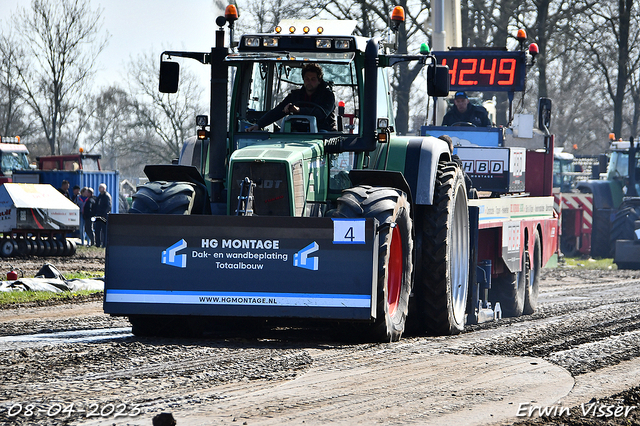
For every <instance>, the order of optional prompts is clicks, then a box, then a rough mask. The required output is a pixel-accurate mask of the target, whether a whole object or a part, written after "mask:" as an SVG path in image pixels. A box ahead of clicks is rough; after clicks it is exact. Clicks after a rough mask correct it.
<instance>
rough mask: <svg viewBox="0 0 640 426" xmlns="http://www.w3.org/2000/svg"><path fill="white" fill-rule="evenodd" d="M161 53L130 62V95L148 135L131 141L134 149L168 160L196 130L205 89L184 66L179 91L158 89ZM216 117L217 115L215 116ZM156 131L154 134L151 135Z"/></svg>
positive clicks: (175, 154)
mask: <svg viewBox="0 0 640 426" xmlns="http://www.w3.org/2000/svg"><path fill="white" fill-rule="evenodd" d="M159 57H160V55H156V54H152V55H141V56H139V57H138V58H137V59H134V60H132V61H131V62H130V63H129V67H128V68H129V75H130V76H131V78H132V80H131V89H130V96H131V99H133V101H132V102H133V107H134V108H135V113H136V117H137V125H138V126H140V128H142V129H147V130H149V129H150V130H152V131H153V133H150V132H148V131H144V132H143V134H144V136H145V138H144V139H140V140H136V141H135V142H133V141H131V143H129V145H128V149H129V150H130V152H132V153H149V152H153V153H154V155H156V156H157V157H158V158H159V159H161V160H162V161H164V162H170V161H171V160H172V159H174V158H177V157H178V156H179V155H180V149H181V147H182V143H183V142H184V140H185V139H186V138H187V137H189V136H192V135H194V134H195V118H196V115H197V114H199V113H201V112H202V111H206V107H205V106H204V104H203V102H202V95H203V93H205V92H204V91H203V89H202V88H201V87H199V86H198V82H197V78H196V76H195V75H194V74H193V73H190V72H189V70H188V68H186V67H183V68H182V70H181V75H180V85H179V88H178V92H177V93H176V94H165V93H160V92H159V91H158V73H159V70H158V58H159ZM211 119H212V120H213V119H214V117H212V118H211ZM150 134H153V135H154V137H149V135H150Z"/></svg>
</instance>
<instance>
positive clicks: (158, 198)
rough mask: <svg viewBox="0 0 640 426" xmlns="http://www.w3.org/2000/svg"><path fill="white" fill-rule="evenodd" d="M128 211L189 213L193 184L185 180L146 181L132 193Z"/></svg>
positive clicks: (193, 194) (193, 193) (192, 201)
mask: <svg viewBox="0 0 640 426" xmlns="http://www.w3.org/2000/svg"><path fill="white" fill-rule="evenodd" d="M132 198H133V201H132V203H131V208H130V209H129V213H147V214H182V215H184V214H191V209H192V208H193V203H194V199H195V191H194V189H193V186H192V185H191V184H190V183H187V182H165V181H153V182H147V183H146V184H144V185H143V186H139V187H138V191H137V192H136V193H135V194H133V197H132Z"/></svg>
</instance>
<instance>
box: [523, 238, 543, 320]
mask: <svg viewBox="0 0 640 426" xmlns="http://www.w3.org/2000/svg"><path fill="white" fill-rule="evenodd" d="M528 255H529V256H528V264H527V269H526V272H527V274H526V283H527V287H526V290H525V293H524V309H523V313H524V314H525V315H530V314H532V313H534V312H535V311H536V309H537V308H538V292H539V287H540V269H541V268H542V243H541V242H540V233H539V232H538V231H536V233H535V238H534V241H533V253H528Z"/></svg>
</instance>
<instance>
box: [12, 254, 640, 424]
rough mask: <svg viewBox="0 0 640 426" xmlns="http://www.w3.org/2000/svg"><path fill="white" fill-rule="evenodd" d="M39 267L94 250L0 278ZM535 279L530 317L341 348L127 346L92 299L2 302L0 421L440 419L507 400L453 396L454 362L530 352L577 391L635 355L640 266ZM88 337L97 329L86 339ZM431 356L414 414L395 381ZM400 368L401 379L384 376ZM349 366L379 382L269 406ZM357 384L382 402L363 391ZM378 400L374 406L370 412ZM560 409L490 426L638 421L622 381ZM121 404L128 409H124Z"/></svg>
mask: <svg viewBox="0 0 640 426" xmlns="http://www.w3.org/2000/svg"><path fill="white" fill-rule="evenodd" d="M45 262H48V263H51V264H53V265H54V266H56V268H57V269H59V270H60V271H61V272H62V273H63V274H65V273H67V274H68V273H71V272H74V271H89V272H91V271H95V272H101V271H102V270H103V268H104V251H103V250H101V249H93V248H92V249H83V250H80V251H79V253H78V254H77V255H76V256H74V257H72V258H47V259H42V258H29V259H14V260H11V261H8V260H6V259H3V260H2V261H0V270H1V271H3V272H4V271H5V270H6V271H8V270H9V267H13V268H20V269H22V270H24V273H25V276H33V275H35V273H36V272H37V271H38V270H39V268H40V267H42V265H43V264H44V263H45ZM542 277H543V280H542V283H541V305H540V309H539V311H538V312H536V313H535V314H534V315H531V316H527V317H522V318H514V319H505V320H502V321H500V322H497V323H489V324H482V325H477V326H472V327H468V330H467V331H466V332H465V333H463V334H461V335H459V336H452V337H444V338H442V337H436V338H434V337H429V336H404V337H403V340H402V341H401V342H399V343H397V344H344V343H339V342H335V341H332V340H331V337H330V336H329V335H325V334H323V332H322V330H314V331H312V332H311V333H312V335H311V334H310V332H309V331H308V330H274V331H273V332H272V334H270V335H267V336H259V337H257V336H255V335H251V334H249V335H247V336H240V337H237V338H217V337H209V338H205V339H199V340H192V339H160V338H153V339H152V338H136V337H133V336H131V334H130V329H129V328H128V327H129V324H128V321H127V320H126V319H123V318H112V317H108V316H106V315H103V314H101V310H100V304H99V302H96V301H89V302H87V301H76V302H77V303H76V304H75V306H69V305H65V306H39V307H33V306H20V307H15V306H14V307H9V308H8V309H4V310H2V311H0V339H6V340H2V341H0V424H3V425H4V424H12V425H13V424H16V425H31V424H45V425H67V424H74V425H76V424H78V425H79V424H117V425H125V424H130V425H134V424H136V425H138V424H139V425H150V424H151V417H152V416H153V415H155V414H157V413H159V412H161V411H171V412H173V413H174V414H175V415H176V418H177V419H178V425H180V426H182V425H186V424H247V425H252V424H283V423H292V424H301V423H303V422H304V423H305V424H326V423H327V422H332V423H335V424H356V423H359V424H367V423H369V424H372V423H382V424H409V423H411V424H449V423H442V422H439V420H438V419H441V421H445V419H447V418H448V417H446V416H447V415H455V414H459V413H461V412H463V411H464V410H471V409H472V408H473V407H474V404H476V403H478V401H480V402H482V401H485V402H491V400H492V399H500V398H508V397H509V395H508V392H507V393H505V394H504V395H503V394H500V395H499V396H496V395H498V394H493V393H488V392H484V391H479V390H476V391H473V392H465V391H464V390H462V389H459V388H457V387H456V386H459V385H455V382H452V383H454V385H451V384H450V383H447V380H448V379H447V377H448V374H453V372H455V371H456V370H458V369H460V368H465V367H464V365H467V364H463V361H462V360H469V359H471V360H473V359H476V360H477V359H480V360H484V359H487V360H490V359H492V358H483V357H487V356H490V357H496V356H498V357H508V359H522V360H525V361H526V360H529V359H532V358H529V357H535V359H539V360H543V361H544V362H545V363H548V365H549V366H551V367H552V368H551V369H550V370H549V371H551V370H552V369H555V370H561V371H566V372H567V374H570V376H572V377H573V378H575V379H576V383H578V380H579V379H581V378H584V377H588V376H590V375H593V374H597V373H598V372H599V371H606V370H607V369H608V368H611V367H615V366H616V365H622V366H624V365H626V364H625V362H633V361H634V360H637V359H640V303H638V302H640V293H639V292H638V289H639V288H640V271H616V270H610V271H596V270H575V269H567V268H558V269H555V270H544V271H543V274H542ZM98 297H99V296H98ZM94 330H97V331H96V333H102V334H100V336H98V338H96V339H93V340H92V338H91V336H90V334H91V333H93V331H94ZM20 336H22V337H20ZM87 336H89V337H87ZM310 336H311V337H310ZM442 355H446V356H450V357H452V359H455V360H458V361H457V362H458V363H459V364H455V363H452V364H451V365H448V366H447V365H442V366H441V367H442V368H443V370H442V371H443V374H444V376H443V377H442V379H441V380H436V381H433V382H430V383H427V384H426V388H427V389H428V392H429V393H430V397H431V396H433V397H438V398H440V399H439V400H438V402H435V403H433V404H432V405H430V406H427V405H426V404H427V401H426V400H424V399H423V397H418V396H416V391H415V389H407V390H406V391H400V393H399V394H397V395H396V393H395V392H396V390H395V387H394V386H392V385H393V384H394V383H395V382H402V381H403V380H411V376H412V375H413V373H414V372H415V373H416V374H417V373H418V370H417V368H418V367H417V366H420V365H423V366H425V370H426V369H427V368H426V366H427V365H428V364H427V363H430V362H433V360H434V359H439V358H438V356H442ZM468 357H471V358H468ZM505 359H507V358H505ZM464 362H470V361H464ZM487 362H489V361H487ZM536 363H537V361H536V362H531V364H536ZM403 364H404V365H406V367H404V368H405V369H406V371H405V373H403V375H400V374H398V373H393V374H391V373H392V372H394V371H395V369H397V368H400V367H402V365H403ZM526 364H529V362H526ZM560 367H561V368H560ZM429 368H431V367H429ZM412 369H416V370H415V371H414V370H412ZM358 371H362V374H363V375H364V374H366V373H367V372H370V371H373V372H374V376H375V375H378V376H379V377H376V378H375V379H372V381H371V382H370V383H368V384H367V385H366V386H361V385H360V386H361V388H360V389H358V388H357V387H358V386H359V385H357V384H356V385H353V387H354V388H350V389H342V390H339V392H338V393H337V394H333V393H330V394H327V396H325V395H323V394H322V389H321V388H315V389H314V388H313V387H312V388H309V386H308V385H306V386H303V387H300V388H299V389H296V390H295V393H296V394H299V393H301V392H309V395H307V397H306V398H307V399H305V400H300V402H291V398H292V397H291V398H289V399H282V400H281V401H284V402H281V403H274V402H273V401H272V400H271V399H269V398H270V396H271V397H273V395H270V394H272V393H273V392H275V391H276V390H277V389H280V392H282V386H280V387H279V388H278V387H276V388H274V387H273V386H274V385H276V384H277V385H283V386H286V384H287V383H289V384H291V383H296V381H298V382H300V379H304V378H306V379H307V380H310V378H317V380H318V382H313V383H312V386H320V385H322V387H331V386H334V387H335V386H337V389H340V385H341V384H342V383H343V381H345V380H348V378H349V374H350V372H358ZM444 372H446V373H444ZM319 373H322V375H320V374H319ZM463 373H464V372H463ZM314 374H315V375H314ZM387 374H391V375H390V376H389V377H387V376H386V375H387ZM353 375H354V376H357V375H358V374H355V373H353ZM320 377H322V379H320ZM327 377H328V378H327ZM356 378H357V377H356ZM356 378H354V379H353V380H354V381H355V380H356ZM293 379H296V380H293ZM438 381H440V383H438ZM354 383H357V382H354ZM443 383H446V384H443ZM298 386H302V385H298ZM451 386H454V387H451ZM498 387H500V386H498ZM370 388H371V389H374V388H375V389H380V391H381V392H384V394H383V395H376V394H375V393H374V392H372V391H370ZM261 389H264V395H262V396H260V395H259V393H260V392H259V391H260V390H261ZM505 392H506V391H505ZM371 393H374V395H370V394H371ZM498 393H499V392H498ZM236 397H237V398H238V399H237V400H236V399H234V398H236ZM381 397H382V399H383V400H384V402H383V403H382V404H383V405H385V408H384V410H382V409H380V407H379V406H380V404H381V402H380V398H381ZM252 398H253V399H252ZM247 400H250V401H253V402H252V404H253V405H248V406H246V407H243V406H241V403H240V402H237V401H244V402H243V403H246V401H247ZM286 401H289V402H288V403H287V402H286ZM571 401H572V405H571V406H572V407H573V408H572V411H571V413H570V414H569V415H564V416H551V417H536V416H534V417H532V418H531V419H527V420H525V421H520V422H517V423H514V421H515V420H511V421H509V422H497V423H494V424H517V425H520V426H524V425H560V424H565V425H580V426H583V425H602V424H609V425H634V424H640V388H639V387H635V386H628V387H627V389H626V390H625V391H624V392H622V393H616V392H611V393H608V394H603V395H601V396H599V397H598V399H597V400H595V399H594V400H592V399H588V400H583V401H580V400H578V399H576V398H574V399H572V400H571ZM516 402H517V401H516ZM594 402H595V403H597V404H598V407H600V406H613V407H618V406H625V407H632V406H637V407H639V408H638V409H632V410H630V412H629V414H628V415H627V416H618V417H615V416H608V417H604V416H602V417H594V416H589V415H587V416H585V415H583V414H582V413H581V411H583V410H584V407H585V406H584V405H583V406H581V405H580V404H581V403H582V404H592V403H594ZM72 403H74V404H76V407H77V406H78V405H82V404H84V405H83V406H84V407H86V408H90V406H91V404H95V407H97V408H98V409H100V410H104V409H105V408H107V409H108V408H110V407H111V406H110V405H109V404H113V406H114V407H117V406H118V404H121V408H122V410H123V411H122V413H123V414H125V415H127V416H128V417H120V418H114V417H113V415H112V416H111V417H108V416H100V413H98V416H97V417H94V418H93V421H94V422H93V423H91V422H88V420H91V419H87V413H86V412H85V413H84V414H81V413H78V412H75V413H73V412H67V414H68V416H66V415H63V414H64V413H55V409H57V408H58V407H61V408H68V407H69V406H70V404H72ZM29 404H31V405H32V409H33V410H34V413H38V414H39V415H38V414H33V415H32V416H25V413H24V412H22V413H21V414H20V415H12V416H10V415H9V410H10V409H11V408H14V410H15V409H17V408H15V407H17V406H18V405H20V406H22V407H23V409H26V407H27V405H29ZM55 404H59V405H55ZM247 404H248V403H247ZM134 406H135V407H137V408H136V409H139V410H140V413H137V412H136V413H134V412H133V410H134V408H133V407H134ZM216 407H217V408H216ZM404 407H407V408H406V409H405V408H404ZM410 407H419V408H420V410H417V411H416V412H415V413H412V414H411V415H408V414H407V413H406V412H404V411H411V410H412V408H410ZM392 408H393V409H392ZM52 409H53V410H54V411H51V410H52ZM305 410H306V411H305ZM71 411H72V410H71ZM132 414H136V415H132ZM197 414H199V415H200V416H201V417H203V416H204V418H207V419H209V420H210V421H209V420H208V421H206V422H204V423H198V422H197V421H196V420H195V417H193V416H194V415H197ZM605 414H606V413H605ZM190 416H191V417H190ZM489 418H490V417H489ZM434 419H435V420H434ZM101 420H102V422H100V421H101ZM351 420H353V422H352V421H351ZM486 423H487V424H490V422H486ZM457 424H466V423H460V422H458V423H457Z"/></svg>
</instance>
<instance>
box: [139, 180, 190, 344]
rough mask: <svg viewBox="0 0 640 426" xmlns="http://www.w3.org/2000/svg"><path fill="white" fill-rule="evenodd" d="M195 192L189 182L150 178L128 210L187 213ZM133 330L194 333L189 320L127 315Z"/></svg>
mask: <svg viewBox="0 0 640 426" xmlns="http://www.w3.org/2000/svg"><path fill="white" fill-rule="evenodd" d="M194 198H195V191H194V188H193V186H192V184H190V183H188V182H166V181H152V182H147V183H146V184H144V185H143V186H139V187H138V191H137V192H136V193H135V194H134V195H133V202H132V203H131V208H130V209H129V213H138V214H178V215H189V214H191V210H192V208H193V205H194ZM129 322H131V326H132V327H131V328H132V333H133V334H134V335H135V336H138V337H149V336H161V337H190V336H192V335H197V332H196V329H195V328H194V327H192V324H190V323H189V322H188V321H185V320H183V319H181V318H179V317H176V316H171V315H167V316H157V315H130V316H129Z"/></svg>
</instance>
